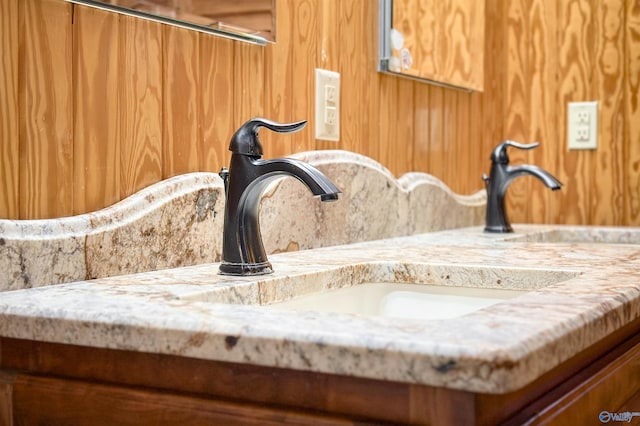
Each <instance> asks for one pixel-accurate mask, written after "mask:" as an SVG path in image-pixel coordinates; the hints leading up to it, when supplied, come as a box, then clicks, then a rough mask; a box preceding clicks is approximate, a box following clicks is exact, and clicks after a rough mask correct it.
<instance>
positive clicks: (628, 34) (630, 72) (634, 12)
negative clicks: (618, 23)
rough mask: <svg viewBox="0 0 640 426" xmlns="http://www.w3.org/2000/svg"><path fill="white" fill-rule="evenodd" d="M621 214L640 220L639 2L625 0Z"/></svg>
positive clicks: (633, 221)
mask: <svg viewBox="0 0 640 426" xmlns="http://www.w3.org/2000/svg"><path fill="white" fill-rule="evenodd" d="M625 23H626V24H625V27H624V28H625V43H624V44H625V51H624V58H625V59H626V61H625V64H626V66H625V70H624V71H625V73H624V75H625V78H624V93H625V120H624V123H625V130H626V132H625V135H624V141H625V143H624V146H625V148H626V150H625V154H624V158H625V159H626V162H625V166H626V167H625V169H624V172H625V184H624V199H625V215H624V221H623V223H624V224H640V3H639V2H637V1H632V0H627V7H626V11H625Z"/></svg>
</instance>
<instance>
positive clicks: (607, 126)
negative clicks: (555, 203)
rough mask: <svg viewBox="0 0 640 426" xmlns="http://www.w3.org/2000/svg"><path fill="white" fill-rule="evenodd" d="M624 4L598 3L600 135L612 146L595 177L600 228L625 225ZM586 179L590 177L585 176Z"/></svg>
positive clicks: (602, 152)
mask: <svg viewBox="0 0 640 426" xmlns="http://www.w3.org/2000/svg"><path fill="white" fill-rule="evenodd" d="M624 13H625V7H624V1H623V0H611V1H607V2H600V1H598V2H595V4H594V15H595V19H594V24H595V27H596V31H595V33H596V40H597V42H596V43H597V48H596V51H595V61H594V64H595V66H596V70H595V73H596V75H595V76H594V80H595V87H594V96H593V97H594V98H595V99H598V100H599V101H600V102H599V105H598V107H599V112H598V114H599V121H598V133H599V135H607V136H608V138H610V143H606V144H601V145H600V146H599V147H598V150H597V151H596V152H595V158H594V161H595V164H596V170H597V173H592V174H591V177H590V178H591V189H592V192H593V194H592V197H591V205H590V209H589V210H590V211H591V223H593V224H596V225H606V224H614V225H620V224H622V223H623V216H624V201H623V199H622V197H623V189H622V185H623V171H624V167H623V162H622V156H623V146H624V99H623V96H624V95H623V92H622V90H623V87H624V79H622V78H620V76H622V75H624V62H623V58H624V56H623V55H621V52H624ZM585 178H586V176H585Z"/></svg>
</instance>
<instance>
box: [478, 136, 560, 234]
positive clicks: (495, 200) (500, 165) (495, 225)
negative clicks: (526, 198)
mask: <svg viewBox="0 0 640 426" xmlns="http://www.w3.org/2000/svg"><path fill="white" fill-rule="evenodd" d="M509 146H513V147H516V148H520V149H532V148H535V147H536V146H538V143H534V144H530V145H522V144H519V143H517V142H512V141H505V142H503V143H502V144H500V145H498V147H496V149H495V150H494V151H493V154H492V155H491V162H492V164H491V172H490V175H489V176H486V175H485V176H484V181H485V184H486V187H487V217H486V219H487V220H486V226H485V228H484V230H485V231H486V232H513V229H512V228H511V224H510V223H509V219H507V214H506V210H505V203H504V200H505V196H506V192H507V188H508V187H509V185H510V184H511V182H512V181H513V180H514V179H515V178H517V177H519V176H527V175H530V176H534V177H536V178H538V179H539V180H540V181H542V183H544V184H545V186H547V187H548V188H550V189H551V190H552V191H556V190H558V189H560V187H561V186H562V183H561V182H560V181H559V180H558V179H556V178H555V177H554V176H553V175H552V174H551V173H549V172H547V171H546V170H543V169H541V168H540V167H538V166H534V165H530V164H522V165H519V166H515V167H511V166H509V157H508V156H507V152H506V148H507V147H509Z"/></svg>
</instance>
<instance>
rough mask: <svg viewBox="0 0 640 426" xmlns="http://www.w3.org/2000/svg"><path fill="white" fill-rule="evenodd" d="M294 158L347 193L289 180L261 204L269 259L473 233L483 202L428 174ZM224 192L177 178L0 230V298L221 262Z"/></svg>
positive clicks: (2, 224)
mask: <svg viewBox="0 0 640 426" xmlns="http://www.w3.org/2000/svg"><path fill="white" fill-rule="evenodd" d="M294 157H296V158H299V159H301V160H303V161H307V162H309V163H311V164H313V165H315V166H317V167H318V168H319V169H321V170H322V171H323V172H324V173H325V174H326V175H327V176H328V177H329V178H330V179H331V180H333V181H334V182H335V183H336V184H337V185H338V186H339V187H340V188H341V189H342V191H343V193H342V194H341V197H340V200H339V201H337V202H335V203H321V202H320V201H319V200H317V199H314V198H313V197H312V196H311V194H310V193H309V191H308V190H307V188H306V187H304V186H303V185H302V184H301V183H299V182H298V181H297V180H295V179H293V178H286V179H282V180H279V181H277V182H274V183H273V184H272V185H271V187H270V188H268V189H267V190H266V191H265V193H264V196H263V201H262V204H261V214H260V220H261V228H262V234H263V237H264V245H265V248H266V250H267V253H274V252H284V251H292V250H298V249H309V248H315V247H325V246H332V245H336V244H345V243H352V242H358V241H369V240H376V239H380V238H386V237H392V236H401V235H409V234H414V233H417V232H426V231H431V230H438V229H447V228H454V227H463V226H471V225H475V224H480V223H482V221H483V215H484V210H485V209H484V206H485V203H486V196H485V193H484V191H483V192H478V193H476V194H474V195H469V196H460V195H456V194H453V193H452V192H451V191H450V190H449V189H448V188H447V187H446V185H444V184H443V183H442V182H441V181H439V180H438V179H436V178H434V177H432V176H429V175H426V174H424V173H411V174H408V175H405V176H403V177H401V178H400V179H399V180H396V179H395V178H394V177H393V176H392V175H391V174H390V173H389V171H388V170H387V169H385V168H384V167H383V166H381V165H380V164H378V163H376V162H375V161H373V160H371V159H370V158H367V157H364V156H361V155H358V154H354V153H350V152H347V151H314V152H308V153H300V154H297V155H295V156H294ZM223 212H224V190H223V186H222V181H221V179H220V178H219V177H218V175H217V174H214V173H192V174H186V175H182V176H176V177H174V178H171V179H168V180H166V181H163V182H160V183H158V184H155V185H152V186H150V187H148V188H146V189H144V190H143V191H140V192H139V193H137V194H134V195H133V196H131V197H129V198H127V199H126V200H124V201H122V202H120V203H117V204H115V205H113V206H111V207H109V208H106V209H104V210H101V211H98V212H95V213H90V214H86V215H81V216H75V217H71V218H61V219H55V220H34V221H14V220H0V291H2V290H15V289H20V288H29V287H39V286H43V285H50V284H57V283H64V282H72V281H78V280H85V279H92V278H101V277H108V276H116V275H123V274H131V273H136V272H143V271H152V270H159V269H164V268H171V267H177V266H183V265H196V264H202V263H209V262H215V261H219V260H220V255H221V251H222V227H223V221H224V214H222V213H223Z"/></svg>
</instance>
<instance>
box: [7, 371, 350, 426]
mask: <svg viewBox="0 0 640 426" xmlns="http://www.w3.org/2000/svg"><path fill="white" fill-rule="evenodd" d="M13 386H14V393H15V400H16V403H15V406H14V407H13V411H14V419H15V421H16V423H17V424H91V425H113V424H118V425H132V426H133V425H139V424H164V425H181V424H188V425H194V426H196V425H202V426H205V425H212V424H224V425H229V426H232V425H238V426H240V425H255V426H258V425H271V426H277V425H288V424H289V425H318V426H320V425H326V426H328V425H353V424H355V422H354V421H349V419H346V418H340V417H336V416H323V415H315V414H313V413H304V412H300V411H294V410H291V409H286V408H280V407H266V406H259V405H249V404H240V403H233V402H226V401H218V400H213V399H205V398H201V397H197V396H191V395H181V394H175V393H170V392H166V391H165V392H158V391H153V390H148V389H143V388H131V387H123V386H112V385H105V384H99V383H92V382H82V381H78V380H64V379H57V378H43V377H37V376H19V377H18V378H17V380H16V382H15V384H14V385H13Z"/></svg>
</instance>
